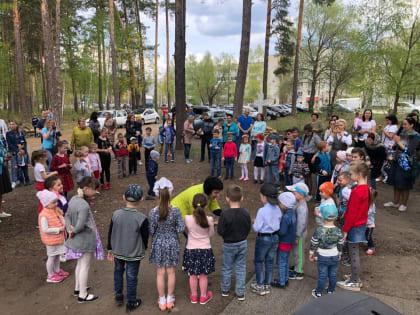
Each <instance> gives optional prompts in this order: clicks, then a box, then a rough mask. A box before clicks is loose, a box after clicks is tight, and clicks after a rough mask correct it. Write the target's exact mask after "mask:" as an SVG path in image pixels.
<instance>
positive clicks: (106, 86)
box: [101, 28, 109, 109]
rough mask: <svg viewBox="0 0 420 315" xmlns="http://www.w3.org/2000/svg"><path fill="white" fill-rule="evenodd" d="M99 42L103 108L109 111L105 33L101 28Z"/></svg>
mask: <svg viewBox="0 0 420 315" xmlns="http://www.w3.org/2000/svg"><path fill="white" fill-rule="evenodd" d="M101 33H102V34H101V40H102V66H103V72H102V73H103V78H104V80H105V106H104V108H106V109H109V97H108V74H107V73H108V72H107V66H106V58H105V55H106V47H105V33H104V29H103V28H102V31H101ZM108 64H109V59H108Z"/></svg>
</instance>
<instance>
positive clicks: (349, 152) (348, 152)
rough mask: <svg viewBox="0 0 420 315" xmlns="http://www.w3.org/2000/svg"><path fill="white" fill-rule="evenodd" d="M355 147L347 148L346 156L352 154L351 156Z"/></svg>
mask: <svg viewBox="0 0 420 315" xmlns="http://www.w3.org/2000/svg"><path fill="white" fill-rule="evenodd" d="M353 149H354V148H353V147H350V148H347V150H346V155H347V154H350V155H351V151H353Z"/></svg>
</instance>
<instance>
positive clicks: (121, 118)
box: [86, 109, 127, 128]
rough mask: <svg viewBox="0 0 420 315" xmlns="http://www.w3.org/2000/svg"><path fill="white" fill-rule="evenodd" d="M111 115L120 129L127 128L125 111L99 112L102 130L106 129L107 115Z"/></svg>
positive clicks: (87, 122) (87, 120)
mask: <svg viewBox="0 0 420 315" xmlns="http://www.w3.org/2000/svg"><path fill="white" fill-rule="evenodd" d="M106 113H110V114H111V116H112V118H114V119H115V121H116V123H117V126H118V128H121V127H125V123H126V122H127V112H126V111H125V110H123V109H121V110H101V111H99V112H98V121H99V124H100V125H101V128H103V127H104V123H105V114H106ZM89 121H90V119H86V124H88V125H89Z"/></svg>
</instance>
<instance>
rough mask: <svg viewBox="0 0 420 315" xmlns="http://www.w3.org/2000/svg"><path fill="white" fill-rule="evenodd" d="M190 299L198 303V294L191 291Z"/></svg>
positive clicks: (193, 302)
mask: <svg viewBox="0 0 420 315" xmlns="http://www.w3.org/2000/svg"><path fill="white" fill-rule="evenodd" d="M190 301H191V303H192V304H197V302H198V296H197V295H192V294H191V293H190Z"/></svg>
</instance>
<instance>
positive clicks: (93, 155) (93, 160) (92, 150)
mask: <svg viewBox="0 0 420 315" xmlns="http://www.w3.org/2000/svg"><path fill="white" fill-rule="evenodd" d="M87 159H88V162H89V166H90V170H91V172H92V173H93V177H94V178H95V179H96V180H98V181H99V174H100V173H102V165H101V159H100V157H99V154H98V145H97V144H96V143H91V144H89V154H88V157H87Z"/></svg>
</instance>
